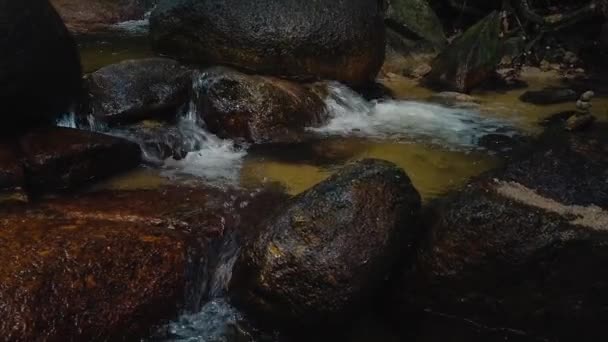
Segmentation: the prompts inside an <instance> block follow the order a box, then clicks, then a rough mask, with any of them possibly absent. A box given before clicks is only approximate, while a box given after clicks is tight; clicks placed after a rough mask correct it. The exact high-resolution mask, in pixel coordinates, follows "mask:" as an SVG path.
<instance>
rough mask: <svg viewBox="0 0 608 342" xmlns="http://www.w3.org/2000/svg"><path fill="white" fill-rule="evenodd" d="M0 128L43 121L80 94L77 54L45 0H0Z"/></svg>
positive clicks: (68, 36) (58, 113) (72, 101)
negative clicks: (0, 110) (0, 112)
mask: <svg viewBox="0 0 608 342" xmlns="http://www.w3.org/2000/svg"><path fill="white" fill-rule="evenodd" d="M0 23H1V24H0V37H2V39H0V51H2V53H1V54H0V102H1V103H2V114H1V117H0V131H4V130H6V131H8V132H14V128H15V127H16V126H19V127H21V126H33V125H37V124H40V123H46V122H49V121H51V120H52V118H53V117H54V116H57V115H60V114H63V113H66V112H68V111H69V109H70V106H71V105H72V104H73V103H74V102H76V99H77V98H78V97H79V96H80V95H81V71H80V57H79V55H78V50H77V48H76V44H75V43H74V41H73V39H72V37H70V35H69V33H68V31H67V29H66V28H65V26H64V25H63V22H62V21H61V19H60V18H59V16H58V15H57V13H56V12H55V10H54V9H53V7H52V6H51V5H50V4H49V3H48V1H46V0H23V1H14V0H0Z"/></svg>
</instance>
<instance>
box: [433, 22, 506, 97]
mask: <svg viewBox="0 0 608 342" xmlns="http://www.w3.org/2000/svg"><path fill="white" fill-rule="evenodd" d="M500 36H501V26H500V15H499V13H498V12H492V13H491V14H490V15H488V16H487V17H486V18H484V19H483V20H481V21H480V22H478V23H477V24H475V25H474V26H473V27H471V28H469V29H468V30H467V31H466V32H465V33H464V34H463V35H462V36H460V37H458V38H457V39H456V40H454V42H452V44H451V45H450V46H448V47H447V48H446V49H445V50H444V51H443V52H442V53H441V54H440V55H439V56H437V58H436V59H435V60H434V61H433V63H432V71H431V73H430V74H428V75H427V76H426V81H427V83H428V84H430V85H432V86H435V87H438V88H442V90H450V91H457V92H460V93H468V92H469V91H471V90H472V89H473V88H475V87H477V86H479V85H480V84H481V83H483V82H484V81H485V80H486V79H488V77H489V76H492V75H493V74H494V72H495V71H496V67H497V65H498V64H499V63H500V60H501V59H502V43H501V37H500Z"/></svg>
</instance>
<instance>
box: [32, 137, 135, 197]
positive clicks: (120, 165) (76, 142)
mask: <svg viewBox="0 0 608 342" xmlns="http://www.w3.org/2000/svg"><path fill="white" fill-rule="evenodd" d="M21 149H22V151H23V155H24V159H25V170H26V174H27V178H28V187H29V189H30V191H33V192H45V191H59V190H66V189H70V188H74V187H78V186H81V185H84V184H86V183H88V182H91V181H94V180H99V179H102V178H105V177H109V176H112V175H115V174H117V173H120V172H123V171H127V170H129V169H132V168H134V167H136V166H137V165H139V163H140V162H141V151H140V149H139V146H137V144H135V143H132V142H130V141H128V140H125V139H121V138H116V137H111V136H108V135H104V134H99V133H93V132H89V131H81V130H77V129H71V128H59V127H54V128H48V129H41V130H37V131H33V132H30V133H28V134H27V135H26V136H24V137H23V138H22V139H21Z"/></svg>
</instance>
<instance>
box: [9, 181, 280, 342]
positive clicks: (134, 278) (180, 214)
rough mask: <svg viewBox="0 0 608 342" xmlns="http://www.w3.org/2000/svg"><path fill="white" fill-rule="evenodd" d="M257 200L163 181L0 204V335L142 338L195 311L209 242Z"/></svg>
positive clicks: (249, 213) (252, 216) (247, 215)
mask: <svg viewBox="0 0 608 342" xmlns="http://www.w3.org/2000/svg"><path fill="white" fill-rule="evenodd" d="M262 197H263V196H262V193H257V194H255V195H253V194H248V193H235V192H228V191H220V190H217V189H213V188H205V187H200V186H199V187H197V188H183V187H166V188H160V189H155V190H133V191H119V192H112V191H109V192H101V193H92V194H91V193H88V194H82V195H77V196H68V197H59V198H56V199H52V200H48V201H45V202H42V203H39V204H36V205H30V206H28V207H25V206H11V207H8V206H2V207H0V244H1V245H2V248H1V249H0V262H1V263H2V267H1V268H0V303H2V305H0V317H2V319H1V320H0V334H1V336H2V339H3V340H7V341H137V340H140V338H146V337H149V336H150V335H149V332H150V331H151V328H152V327H153V326H154V325H156V324H158V323H161V320H164V319H171V318H175V317H176V316H177V314H178V313H180V312H181V310H196V309H197V308H198V306H199V304H200V300H201V296H205V295H206V292H205V288H206V287H207V283H206V280H207V278H204V279H201V278H202V276H203V275H204V274H213V272H214V269H213V267H214V265H213V261H212V255H213V254H214V253H215V252H214V247H213V245H214V244H216V241H220V240H221V239H223V236H224V234H225V232H226V231H228V230H230V229H235V228H236V227H238V226H239V225H241V224H242V222H241V221H240V220H241V218H242V219H243V220H245V222H246V224H249V223H252V224H253V223H255V222H256V219H257V218H259V217H261V216H262V214H263V213H264V211H261V210H260V208H259V207H256V205H255V203H258V202H257V200H258V199H262ZM275 202H276V201H275ZM261 203H263V205H273V204H272V203H268V202H265V201H264V200H262V201H261Z"/></svg>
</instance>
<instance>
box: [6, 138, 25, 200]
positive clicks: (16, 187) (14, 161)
mask: <svg viewBox="0 0 608 342" xmlns="http://www.w3.org/2000/svg"><path fill="white" fill-rule="evenodd" d="M16 150H17V147H16V146H14V144H9V143H6V142H4V143H3V142H0V205H2V203H3V202H13V201H25V200H26V199H27V197H26V196H25V193H24V189H23V185H24V184H25V180H24V175H23V165H22V163H21V160H20V156H19V155H18V153H17V152H16Z"/></svg>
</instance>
